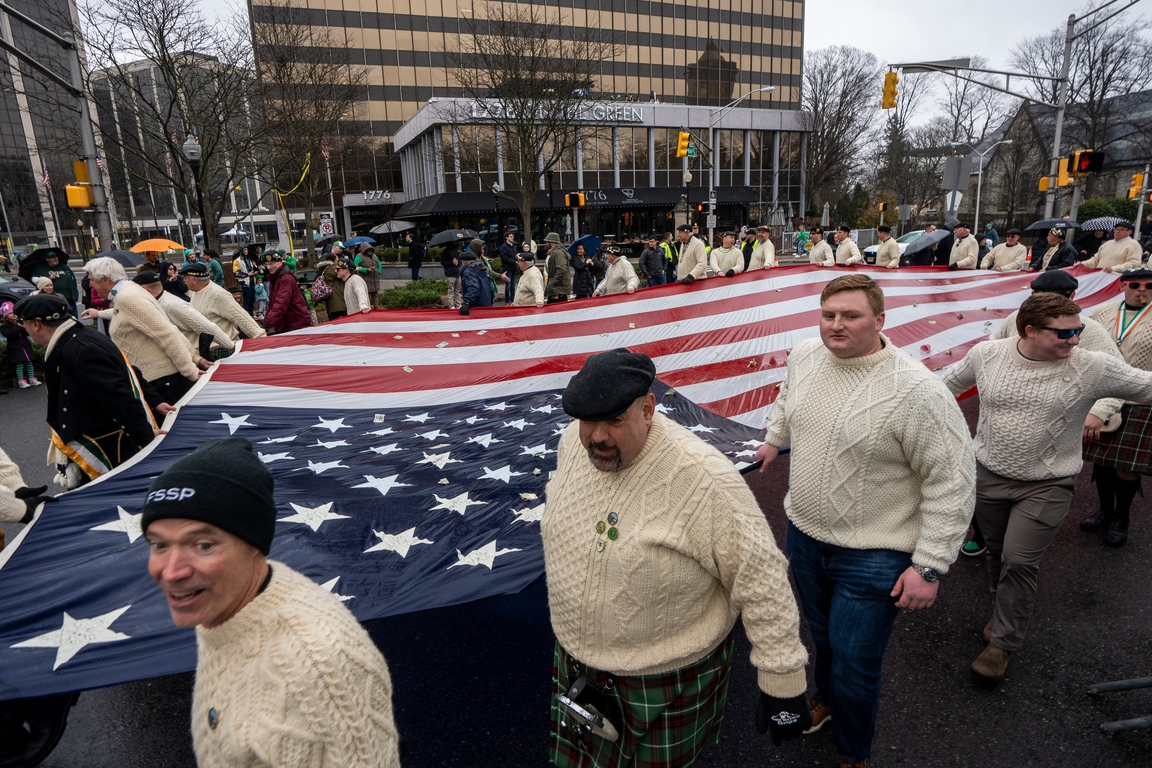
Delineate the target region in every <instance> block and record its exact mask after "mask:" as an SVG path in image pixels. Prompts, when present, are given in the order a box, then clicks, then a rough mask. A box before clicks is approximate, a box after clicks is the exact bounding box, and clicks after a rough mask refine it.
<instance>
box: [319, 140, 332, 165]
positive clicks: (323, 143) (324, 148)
mask: <svg viewBox="0 0 1152 768" xmlns="http://www.w3.org/2000/svg"><path fill="white" fill-rule="evenodd" d="M320 154H321V155H323V156H324V160H325V161H327V160H328V159H329V158H330V157H331V153H330V152H329V151H328V137H327V136H321V137H320Z"/></svg>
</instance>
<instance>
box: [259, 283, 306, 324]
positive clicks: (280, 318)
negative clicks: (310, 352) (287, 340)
mask: <svg viewBox="0 0 1152 768" xmlns="http://www.w3.org/2000/svg"><path fill="white" fill-rule="evenodd" d="M264 325H266V326H268V330H269V331H271V332H272V333H287V332H288V331H297V330H300V329H301V328H307V327H308V326H310V325H312V318H311V316H310V315H309V314H308V304H307V302H305V301H304V294H302V293H301V292H300V284H299V283H297V282H296V275H294V274H292V273H291V272H289V271H288V270H287V269H285V268H284V267H281V268H280V269H278V270H276V274H274V275H269V280H268V309H267V310H265V312H264Z"/></svg>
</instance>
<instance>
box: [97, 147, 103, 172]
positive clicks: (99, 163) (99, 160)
mask: <svg viewBox="0 0 1152 768" xmlns="http://www.w3.org/2000/svg"><path fill="white" fill-rule="evenodd" d="M96 167H97V168H99V169H100V170H104V155H102V154H100V150H96Z"/></svg>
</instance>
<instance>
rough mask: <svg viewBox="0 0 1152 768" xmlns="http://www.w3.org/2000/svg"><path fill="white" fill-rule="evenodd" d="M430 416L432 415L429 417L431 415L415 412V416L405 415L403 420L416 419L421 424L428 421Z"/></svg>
mask: <svg viewBox="0 0 1152 768" xmlns="http://www.w3.org/2000/svg"><path fill="white" fill-rule="evenodd" d="M430 418H432V417H431V416H429V415H428V414H427V413H419V414H417V415H415V416H407V417H405V418H404V421H418V422H420V423H421V424H423V423H424V422H426V421H428V419H430Z"/></svg>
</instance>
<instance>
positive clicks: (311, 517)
mask: <svg viewBox="0 0 1152 768" xmlns="http://www.w3.org/2000/svg"><path fill="white" fill-rule="evenodd" d="M288 503H289V504H290V505H291V506H292V509H294V510H296V514H294V515H291V516H290V517H282V518H280V519H279V520H277V521H276V522H278V523H304V525H306V526H308V527H309V528H311V529H312V530H313V531H318V530H320V526H321V525H323V524H324V523H326V522H328V521H329V520H347V519H348V515H338V514H336V513H335V512H332V511H331V510H332V505H333V504H334V503H335V502H332V501H330V502H328V503H327V504H321V505H320V506H318V507H304V506H301V505H299V504H296V503H295V502H291V501H290V502H288Z"/></svg>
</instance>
